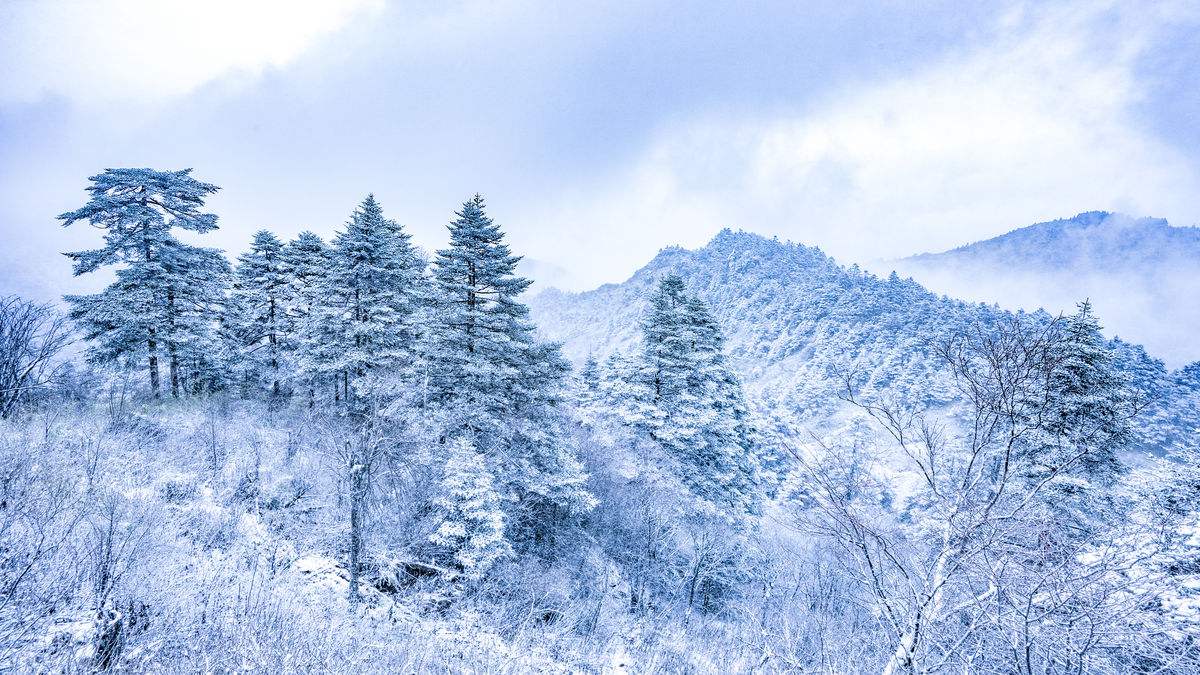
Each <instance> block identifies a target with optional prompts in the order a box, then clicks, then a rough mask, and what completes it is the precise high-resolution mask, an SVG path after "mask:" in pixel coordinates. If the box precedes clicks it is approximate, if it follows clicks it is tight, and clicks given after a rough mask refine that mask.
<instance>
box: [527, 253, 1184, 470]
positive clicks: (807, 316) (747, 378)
mask: <svg viewBox="0 0 1200 675" xmlns="http://www.w3.org/2000/svg"><path fill="white" fill-rule="evenodd" d="M668 273H675V274H678V275H680V276H681V277H682V278H683V280H684V283H685V284H686V285H687V287H688V289H690V291H691V292H693V293H695V294H697V295H699V296H700V297H701V298H702V299H703V300H705V301H706V302H707V303H708V304H709V306H710V307H712V309H713V312H714V315H715V316H716V317H717V319H718V321H719V322H720V323H721V325H722V327H723V329H724V331H725V334H726V337H727V342H726V351H727V353H728V355H729V358H730V362H731V363H732V365H733V367H734V368H735V370H736V371H737V372H738V374H739V375H740V376H741V377H742V380H743V382H744V384H745V386H746V391H747V394H748V395H749V396H750V398H751V399H752V401H753V402H755V403H756V405H757V407H758V409H759V410H760V412H763V413H764V414H766V415H767V416H769V417H770V418H773V419H775V420H796V421H797V422H798V423H799V424H800V425H809V424H816V425H819V424H820V423H821V421H822V420H826V419H828V418H829V416H830V415H831V414H833V413H834V412H835V411H836V410H838V409H839V408H840V404H839V401H838V398H837V394H838V393H839V391H841V390H842V389H843V387H844V386H845V378H846V377H847V376H851V377H853V378H854V381H855V383H856V385H859V386H862V387H863V392H864V393H866V394H867V395H872V394H874V395H882V396H895V397H898V398H899V399H901V400H910V401H912V402H913V403H914V404H916V405H925V406H937V405H942V404H946V403H949V402H951V400H952V399H953V389H952V386H951V383H950V382H949V381H948V380H947V379H946V375H945V373H944V371H943V370H942V369H941V368H940V367H939V364H938V362H937V359H936V357H935V355H934V353H933V345H934V344H936V341H937V340H938V339H940V338H943V337H945V336H946V335H949V334H951V333H952V332H954V331H958V330H962V329H964V328H966V327H968V326H971V325H974V324H978V323H982V324H984V325H986V324H988V323H991V322H995V321H998V320H1000V319H1002V318H1003V317H1005V316H1006V315H1007V312H1006V311H1005V310H1003V309H1001V308H999V307H998V306H995V305H984V304H978V303H976V304H973V303H968V302H963V301H960V300H955V299H952V298H949V297H947V296H944V295H937V294H935V293H933V292H931V291H929V290H926V289H925V288H924V287H923V286H921V285H920V284H918V283H916V282H915V281H913V280H911V279H901V278H900V277H899V276H898V275H896V274H894V273H893V274H891V275H889V276H888V277H887V278H880V277H877V276H875V275H873V274H869V273H866V272H863V271H862V270H860V269H859V268H858V267H857V266H850V267H843V266H842V265H839V264H838V263H837V262H836V261H834V260H833V259H832V258H830V257H829V256H827V255H825V254H824V253H822V252H821V251H820V249H817V248H813V247H808V246H803V245H800V244H794V243H784V242H780V241H778V240H774V239H766V238H764V237H761V236H758V235H755V234H749V233H745V232H733V231H731V230H724V231H722V232H721V233H720V234H718V235H717V236H716V237H715V238H714V239H713V240H712V241H711V242H710V243H709V244H708V245H707V246H705V247H703V248H700V249H697V250H694V251H689V250H685V249H682V248H678V247H673V248H667V249H664V250H663V251H661V252H660V253H659V254H658V256H657V257H655V258H654V259H653V260H652V261H650V263H649V264H647V265H646V266H645V267H643V268H641V269H640V270H638V271H637V272H636V273H635V274H634V275H633V276H632V277H631V278H630V279H628V280H626V281H625V282H623V283H620V284H607V285H604V286H601V287H600V288H597V289H595V290H592V291H587V292H583V293H567V292H563V291H559V290H557V289H546V290H544V291H542V292H541V293H539V294H537V295H536V296H534V298H533V299H532V300H531V302H530V311H531V314H532V318H533V319H534V321H535V322H536V323H537V325H538V327H539V330H540V332H541V333H542V335H543V337H545V338H547V339H550V340H555V341H558V342H561V343H562V344H563V352H564V354H566V355H567V356H568V357H569V358H571V359H572V360H574V361H576V362H581V361H583V360H584V359H585V358H586V357H587V356H588V355H589V354H591V355H594V356H596V357H597V358H598V359H603V358H605V357H606V356H608V355H609V354H610V353H612V352H613V351H615V350H623V351H629V350H632V349H636V348H637V345H638V340H639V336H640V327H639V325H640V319H641V315H642V311H643V309H644V308H645V306H646V298H647V296H648V294H649V292H650V290H651V288H652V287H653V286H654V284H655V283H657V281H658V279H660V278H661V277H662V276H663V275H665V274H668ZM1097 300H1099V298H1097ZM1031 316H1032V317H1033V318H1034V319H1035V320H1049V319H1050V315H1049V314H1047V313H1045V312H1035V313H1033V314H1032V315H1031ZM1101 318H1102V319H1103V318H1104V316H1103V315H1101ZM1113 347H1114V349H1115V350H1116V351H1117V354H1118V356H1119V360H1120V362H1121V364H1122V367H1123V368H1124V369H1125V370H1126V372H1127V373H1129V375H1130V377H1131V379H1132V380H1133V381H1134V384H1135V386H1136V387H1137V388H1138V389H1140V390H1142V391H1145V392H1146V393H1147V394H1149V395H1151V396H1152V397H1153V398H1154V399H1155V401H1156V404H1155V405H1154V406H1151V409H1149V410H1148V411H1147V419H1153V420H1155V422H1154V423H1153V424H1151V425H1148V426H1147V430H1146V438H1145V439H1144V440H1145V443H1146V444H1148V445H1153V446H1155V447H1162V446H1164V445H1171V444H1173V443H1176V442H1178V441H1179V439H1180V437H1181V436H1182V435H1185V434H1187V433H1194V430H1195V429H1196V428H1197V424H1196V421H1195V417H1196V416H1197V415H1198V414H1200V413H1197V412H1196V410H1197V408H1200V364H1197V365H1195V366H1192V367H1191V368H1189V369H1186V370H1181V371H1176V372H1174V373H1171V372H1168V371H1167V370H1166V368H1165V367H1164V366H1163V364H1162V362H1161V361H1158V360H1157V359H1154V358H1152V357H1151V356H1150V355H1149V354H1147V353H1146V351H1145V350H1144V349H1142V348H1141V347H1140V346H1138V345H1135V344H1131V343H1129V342H1125V341H1121V340H1114V341H1113ZM1183 409H1186V410H1190V411H1191V412H1190V413H1186V414H1184V412H1181V410H1183ZM1183 418H1186V419H1183Z"/></svg>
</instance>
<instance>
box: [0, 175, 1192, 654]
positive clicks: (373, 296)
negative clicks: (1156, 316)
mask: <svg viewBox="0 0 1200 675" xmlns="http://www.w3.org/2000/svg"><path fill="white" fill-rule="evenodd" d="M217 190H218V187H217V186H216V185H212V184H208V183H205V182H202V181H201V180H199V179H198V178H197V177H195V176H193V175H192V173H191V171H190V170H182V171H159V170H153V169H107V170H104V171H103V172H101V173H99V174H97V175H94V176H92V177H91V178H90V179H88V182H87V186H86V201H84V203H83V204H82V205H81V206H80V207H79V208H78V209H76V210H73V211H69V212H67V213H63V214H62V215H60V216H58V219H59V221H61V224H62V225H63V226H65V227H66V228H67V229H68V231H74V232H77V237H78V241H80V242H84V244H83V245H85V246H86V245H88V244H89V243H91V242H94V241H99V242H100V243H99V246H98V247H97V248H94V249H86V248H84V249H82V250H78V251H74V252H70V253H67V254H66V255H67V258H69V263H70V265H71V266H72V271H73V273H74V274H75V275H100V276H101V277H102V278H104V279H106V280H109V281H110V283H108V285H107V286H106V287H105V288H104V289H103V290H102V291H100V292H99V293H96V294H92V295H70V296H67V297H66V298H65V304H64V305H63V306H62V308H61V309H60V307H59V306H58V305H53V304H44V303H38V302H33V301H29V300H25V299H22V298H20V297H16V296H12V297H6V298H4V299H2V300H0V418H2V419H0V669H4V670H13V671H22V672H31V671H32V672H95V671H115V672H142V671H150V672H191V671H195V672H227V671H237V672H242V671H250V670H253V671H265V672H312V671H323V672H353V671H367V672H513V673H516V672H639V673H641V672H829V673H857V672H883V673H916V672H920V673H940V672H959V673H961V672H970V673H1030V674H1032V673H1081V672H1089V673H1090V672H1098V673H1131V672H1132V673H1189V672H1196V671H1197V669H1200V435H1198V429H1200V365H1197V364H1193V365H1192V366H1188V367H1186V368H1183V369H1179V370H1168V369H1167V368H1166V367H1165V366H1164V365H1163V364H1162V362H1160V361H1158V360H1156V359H1154V358H1152V357H1150V356H1149V355H1147V354H1146V352H1145V350H1143V349H1142V348H1141V347H1138V346H1137V345H1134V344H1130V343H1127V342H1124V341H1121V340H1118V339H1110V338H1108V337H1106V336H1105V334H1104V332H1103V330H1102V317H1098V316H1097V314H1096V312H1095V310H1094V309H1093V307H1092V305H1091V304H1090V303H1089V302H1088V301H1087V300H1086V299H1082V298H1081V299H1080V302H1079V304H1078V306H1077V309H1076V311H1075V312H1074V313H1070V314H1063V315H1051V314H1049V313H1046V312H1034V313H1026V312H1015V313H1014V312H1009V311H1005V310H1002V309H1000V308H998V307H996V306H991V305H983V304H969V303H964V302H959V301H956V300H952V299H949V298H947V297H945V296H937V295H934V294H932V293H930V292H928V291H926V290H925V289H924V288H922V287H921V286H920V285H918V284H917V283H915V282H913V281H911V280H901V279H899V278H898V277H897V276H896V275H895V274H892V275H891V277H890V278H879V277H876V276H874V275H871V274H868V273H865V272H862V271H861V270H859V269H858V268H857V267H856V266H852V267H843V266H841V265H839V264H837V263H835V262H834V261H833V260H832V259H830V258H828V257H826V256H825V255H824V254H823V253H821V252H820V251H819V250H817V249H815V248H808V247H805V246H800V245H796V244H783V243H780V242H778V241H775V240H768V239H765V238H762V237H758V236H757V235H750V234H746V233H739V232H732V231H728V230H726V231H724V232H722V233H721V234H720V235H718V236H717V238H716V239H714V240H713V241H712V242H711V243H710V244H709V245H708V246H706V247H704V248H702V249H699V250H696V251H687V250H684V249H678V248H669V249H665V250H663V251H662V253H660V255H659V256H658V257H657V258H655V260H654V261H652V262H651V263H650V264H649V265H647V266H646V267H645V268H643V269H642V270H641V271H640V272H638V273H637V274H636V275H635V276H634V277H633V278H632V279H630V280H629V281H627V282H625V283H624V284H617V285H608V286H605V287H602V288H600V289H598V290H596V291H591V292H588V293H564V292H561V291H557V290H554V289H546V290H542V291H541V292H540V293H538V294H535V295H533V296H532V297H528V296H530V294H527V293H525V291H526V290H527V289H528V287H529V285H530V281H529V280H527V279H525V278H523V277H522V276H521V260H522V259H521V256H520V255H519V254H517V253H515V252H514V251H512V250H510V248H509V246H508V245H507V244H506V243H505V233H504V231H503V230H502V228H501V226H500V225H499V224H498V221H496V220H493V214H491V213H490V212H489V209H488V206H487V204H486V203H485V201H484V199H483V197H481V196H479V195H475V196H474V197H472V198H470V199H468V200H467V201H465V202H464V203H463V204H462V205H461V206H460V207H458V209H457V210H454V211H453V213H452V214H451V215H449V225H448V228H447V234H448V237H447V240H446V243H445V245H444V248H441V249H439V250H436V251H433V252H427V251H423V250H421V249H419V248H418V247H417V246H415V245H414V243H413V242H412V240H411V236H410V234H409V232H407V231H406V228H405V227H404V226H402V225H400V224H399V223H397V222H396V221H395V220H393V219H391V218H389V216H388V215H387V213H386V211H385V209H384V206H383V205H382V204H381V203H380V202H379V201H378V200H377V199H376V198H375V197H374V196H372V195H367V196H366V197H365V198H364V199H363V200H362V201H361V203H359V204H358V205H357V206H354V207H353V208H352V209H350V208H348V209H347V210H348V211H350V213H349V216H348V217H347V219H346V220H345V222H344V224H343V225H342V226H341V227H340V229H338V230H337V233H336V236H334V237H333V238H332V240H331V241H324V240H322V238H320V237H318V236H317V235H315V234H313V233H311V232H304V233H302V234H300V235H299V236H298V237H296V238H294V239H292V240H291V241H283V240H281V239H280V238H279V237H277V236H276V235H275V234H273V233H272V232H270V231H268V230H261V231H258V232H256V233H255V234H254V235H253V238H252V240H251V241H250V242H249V244H248V247H247V248H246V249H245V252H244V253H242V254H241V255H238V256H237V258H236V260H233V261H230V260H228V259H227V258H226V257H225V254H224V253H223V252H222V251H220V250H217V249H214V248H208V247H205V246H204V245H203V244H204V235H205V234H206V233H209V232H211V231H213V230H215V229H216V228H217V227H218V217H217V215H216V214H215V213H213V212H212V211H211V210H209V208H208V207H207V206H206V204H205V202H206V200H207V199H209V197H210V196H211V195H213V194H214V193H216V192H217ZM348 207H349V205H348ZM65 264H67V261H64V265H65Z"/></svg>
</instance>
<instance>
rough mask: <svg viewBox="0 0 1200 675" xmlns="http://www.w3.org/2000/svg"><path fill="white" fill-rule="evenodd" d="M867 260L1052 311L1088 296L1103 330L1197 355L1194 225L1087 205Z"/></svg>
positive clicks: (1199, 292) (1199, 310) (1181, 357)
mask: <svg viewBox="0 0 1200 675" xmlns="http://www.w3.org/2000/svg"><path fill="white" fill-rule="evenodd" d="M872 268H873V269H876V270H878V271H880V272H882V273H887V272H890V271H892V270H896V271H897V272H899V273H900V275H901V276H906V277H907V276H911V277H912V278H914V279H916V280H917V281H919V282H921V283H922V284H923V285H925V286H926V287H927V288H930V289H933V290H934V291H937V292H939V293H948V294H951V295H954V296H955V297H961V298H966V299H969V300H978V301H984V302H999V303H1001V304H1002V305H1003V306H1004V307H1007V308H1012V309H1015V308H1023V309H1026V310H1034V309H1038V308H1045V309H1046V310H1048V311H1050V312H1052V313H1058V312H1061V311H1070V309H1071V308H1072V307H1073V306H1074V304H1075V303H1076V302H1078V301H1079V300H1081V299H1083V298H1090V299H1091V300H1092V303H1093V304H1094V305H1095V307H1096V310H1097V312H1098V314H1099V315H1100V316H1101V317H1102V318H1103V319H1104V321H1105V325H1106V327H1107V329H1108V332H1109V333H1110V334H1115V335H1120V336H1121V337H1124V338H1127V339H1130V340H1132V341H1134V342H1138V343H1141V344H1144V345H1146V347H1147V348H1148V349H1149V350H1150V351H1151V352H1152V353H1153V354H1154V355H1155V356H1157V357H1159V358H1162V359H1164V360H1165V361H1166V362H1167V363H1169V364H1171V365H1174V366H1181V365H1183V364H1184V363H1186V362H1188V361H1195V360H1197V359H1200V343H1197V341H1196V339H1195V336H1196V334H1197V332H1198V331H1200V301H1198V300H1197V298H1200V228H1195V227H1172V226H1171V225H1169V224H1168V223H1167V221H1165V220H1162V219H1158V218H1133V217H1130V216H1127V215H1123V214H1119V213H1107V212H1103V211H1092V212H1088V213H1081V214H1079V215H1077V216H1075V217H1074V218H1068V219H1063V220H1055V221H1051V222H1046V223H1038V224H1036V225H1030V226H1028V227H1023V228H1020V229H1017V230H1013V231H1012V232H1009V233H1007V234H1004V235H1001V236H998V237H995V238H993V239H988V240H986V241H981V242H976V243H973V244H968V245H966V246H961V247H959V248H956V249H953V250H950V251H945V252H943V253H924V254H921V255H917V256H912V257H909V258H904V259H901V260H895V261H888V262H886V263H882V264H880V265H879V266H876V265H872Z"/></svg>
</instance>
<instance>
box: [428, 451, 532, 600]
mask: <svg viewBox="0 0 1200 675" xmlns="http://www.w3.org/2000/svg"><path fill="white" fill-rule="evenodd" d="M434 507H435V508H437V509H438V510H439V511H440V512H441V523H440V524H439V525H438V528H437V530H436V531H434V532H433V534H431V535H430V536H429V540H430V542H432V543H433V544H434V545H435V546H437V547H438V549H439V550H440V552H441V554H442V555H443V556H445V557H448V558H450V559H452V560H453V562H454V564H455V565H456V566H457V567H459V568H460V569H462V570H463V573H464V574H466V576H467V577H468V578H469V579H472V580H477V579H479V578H481V577H483V576H484V575H485V574H486V573H487V571H488V570H489V569H491V567H492V566H493V565H494V564H495V563H496V562H498V561H500V560H502V559H504V558H507V557H510V556H511V555H512V547H511V546H510V545H509V543H508V539H507V538H506V537H505V532H504V530H505V526H504V511H503V510H502V509H501V506H500V495H499V493H498V492H497V491H496V488H495V485H494V481H493V478H492V473H491V471H490V470H489V469H488V467H487V465H486V463H485V462H484V460H483V457H482V456H481V455H480V454H479V452H478V451H477V450H476V449H475V446H474V444H472V443H471V441H470V440H468V439H467V438H464V437H461V436H460V437H458V438H455V439H454V440H452V441H451V442H450V449H449V453H448V457H447V460H446V464H445V467H444V469H443V471H442V491H441V493H440V494H439V496H438V497H437V499H436V500H435V501H434Z"/></svg>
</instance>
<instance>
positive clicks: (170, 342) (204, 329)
mask: <svg viewBox="0 0 1200 675" xmlns="http://www.w3.org/2000/svg"><path fill="white" fill-rule="evenodd" d="M162 260H163V268H164V270H165V271H166V273H167V276H168V278H169V279H171V280H172V283H171V284H170V286H168V288H167V297H166V319H167V329H166V331H165V333H163V338H164V343H165V345H166V349H167V355H168V372H169V373H170V378H171V394H172V396H176V397H178V396H179V394H180V393H181V392H190V393H192V394H200V393H202V392H203V391H205V390H206V389H207V390H208V391H213V390H215V389H217V388H219V387H221V386H223V384H224V380H225V379H226V377H227V374H228V358H226V357H227V355H226V354H225V353H224V350H223V345H222V339H221V333H220V331H219V321H220V318H221V317H222V316H224V315H225V314H227V308H226V304H227V294H228V290H229V285H230V277H231V273H232V271H231V269H230V267H229V261H228V260H226V259H225V256H224V254H222V253H221V251H219V250H217V249H212V248H199V247H196V246H188V245H186V244H182V243H179V242H178V241H175V242H172V243H170V244H168V245H166V246H164V247H163V252H162Z"/></svg>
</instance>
